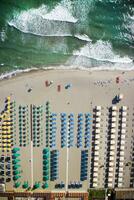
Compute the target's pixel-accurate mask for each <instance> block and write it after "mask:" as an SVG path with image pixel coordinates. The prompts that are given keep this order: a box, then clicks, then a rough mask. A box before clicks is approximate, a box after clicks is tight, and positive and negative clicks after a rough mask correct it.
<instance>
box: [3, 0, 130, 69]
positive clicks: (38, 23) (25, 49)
mask: <svg viewBox="0 0 134 200" xmlns="http://www.w3.org/2000/svg"><path fill="white" fill-rule="evenodd" d="M126 2H127V3H126ZM133 60H134V2H133V0H129V1H125V0H38V1H37V0H28V1H26V0H6V1H5V0H1V1H0V73H5V72H10V71H14V70H18V69H27V68H33V67H36V68H40V67H49V66H57V65H59V66H61V65H62V66H65V68H67V67H70V66H74V67H86V68H93V67H97V68H110V69H119V68H121V69H132V68H133V67H134V64H133Z"/></svg>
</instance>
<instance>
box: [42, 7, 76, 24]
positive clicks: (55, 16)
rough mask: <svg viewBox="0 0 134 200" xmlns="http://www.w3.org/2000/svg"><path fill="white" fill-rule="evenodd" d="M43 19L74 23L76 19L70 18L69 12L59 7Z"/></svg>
mask: <svg viewBox="0 0 134 200" xmlns="http://www.w3.org/2000/svg"><path fill="white" fill-rule="evenodd" d="M44 19H49V20H56V21H64V22H72V23H76V22H77V21H78V19H76V18H75V17H73V16H72V14H71V13H70V12H69V10H68V9H67V8H65V7H63V6H61V5H58V6H56V7H55V8H54V9H53V10H52V11H51V12H49V13H47V14H46V15H45V16H44Z"/></svg>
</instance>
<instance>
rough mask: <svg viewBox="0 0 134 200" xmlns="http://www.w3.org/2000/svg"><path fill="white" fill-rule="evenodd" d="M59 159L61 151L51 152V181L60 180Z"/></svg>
mask: <svg viewBox="0 0 134 200" xmlns="http://www.w3.org/2000/svg"><path fill="white" fill-rule="evenodd" d="M58 159H59V151H58V150H54V151H52V152H51V174H50V175H51V180H53V181H54V180H56V179H57V178H58Z"/></svg>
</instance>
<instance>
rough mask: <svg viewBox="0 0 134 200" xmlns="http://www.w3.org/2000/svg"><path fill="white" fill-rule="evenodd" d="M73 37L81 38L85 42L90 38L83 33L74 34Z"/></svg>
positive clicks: (89, 40)
mask: <svg viewBox="0 0 134 200" xmlns="http://www.w3.org/2000/svg"><path fill="white" fill-rule="evenodd" d="M74 37H76V38H78V39H79V40H83V41H87V42H91V41H92V40H91V39H90V38H89V37H88V35H86V34H83V35H80V34H75V35H74Z"/></svg>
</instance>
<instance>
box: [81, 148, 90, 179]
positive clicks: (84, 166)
mask: <svg viewBox="0 0 134 200" xmlns="http://www.w3.org/2000/svg"><path fill="white" fill-rule="evenodd" d="M87 174H88V151H87V150H82V151H81V175H80V179H81V181H84V180H87Z"/></svg>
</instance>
